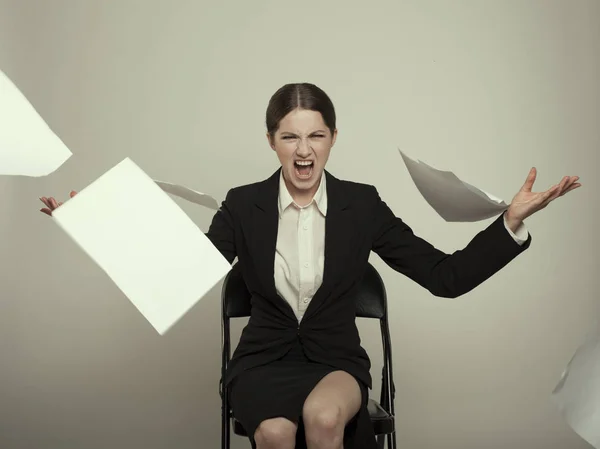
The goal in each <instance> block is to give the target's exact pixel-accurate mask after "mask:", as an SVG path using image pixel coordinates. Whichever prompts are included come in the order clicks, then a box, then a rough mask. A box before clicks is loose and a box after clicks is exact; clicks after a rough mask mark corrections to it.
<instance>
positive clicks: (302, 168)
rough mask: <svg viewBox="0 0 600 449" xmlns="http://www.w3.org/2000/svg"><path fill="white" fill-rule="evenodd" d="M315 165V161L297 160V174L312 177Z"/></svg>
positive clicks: (301, 177) (295, 166) (303, 177)
mask: <svg viewBox="0 0 600 449" xmlns="http://www.w3.org/2000/svg"><path fill="white" fill-rule="evenodd" d="M313 165H314V162H313V161H295V162H294V168H295V169H296V176H297V177H298V178H300V179H308V178H310V177H311V175H312V172H313Z"/></svg>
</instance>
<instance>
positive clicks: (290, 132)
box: [281, 129, 326, 135]
mask: <svg viewBox="0 0 600 449" xmlns="http://www.w3.org/2000/svg"><path fill="white" fill-rule="evenodd" d="M315 133H326V131H325V130H324V129H317V130H316V131H312V132H310V133H309V134H315ZM281 134H293V135H296V133H295V132H293V131H281Z"/></svg>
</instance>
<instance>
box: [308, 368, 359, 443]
mask: <svg viewBox="0 0 600 449" xmlns="http://www.w3.org/2000/svg"><path fill="white" fill-rule="evenodd" d="M361 400H362V397H361V392H360V387H359V386H358V382H357V381H356V379H354V377H352V376H351V375H350V374H348V373H346V372H345V371H334V372H332V373H329V374H328V375H327V376H325V377H324V378H323V379H321V381H320V382H319V383H318V384H317V385H316V386H315V388H314V389H313V391H312V392H311V393H310V394H309V395H308V397H307V398H306V401H305V403H304V408H303V410H302V417H303V420H304V426H305V428H306V443H307V445H308V449H343V444H344V428H345V427H346V424H348V422H349V421H350V420H351V419H352V418H353V417H354V416H355V415H356V413H357V412H358V410H359V408H360V404H361Z"/></svg>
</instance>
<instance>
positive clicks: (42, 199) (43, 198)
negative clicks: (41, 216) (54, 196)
mask: <svg viewBox="0 0 600 449" xmlns="http://www.w3.org/2000/svg"><path fill="white" fill-rule="evenodd" d="M40 201H41V202H42V203H44V205H45V206H46V207H50V203H49V202H48V198H46V197H45V196H43V197H41V198H40Z"/></svg>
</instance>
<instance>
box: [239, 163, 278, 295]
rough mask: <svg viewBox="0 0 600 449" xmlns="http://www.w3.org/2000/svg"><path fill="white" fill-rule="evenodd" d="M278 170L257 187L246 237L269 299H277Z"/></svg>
mask: <svg viewBox="0 0 600 449" xmlns="http://www.w3.org/2000/svg"><path fill="white" fill-rule="evenodd" d="M280 171H281V169H279V170H277V172H275V174H273V175H272V176H271V177H270V178H268V179H267V180H265V181H264V182H263V183H262V185H261V186H260V190H259V192H258V195H257V196H256V200H255V203H254V207H253V208H252V227H251V229H250V232H249V233H248V235H247V239H246V240H247V242H248V246H249V247H250V254H252V260H253V262H254V266H255V269H256V274H257V277H258V279H259V281H260V283H261V284H262V285H263V288H264V289H265V292H266V293H267V296H268V297H276V296H277V290H276V288H275V278H274V265H275V248H276V244H277V232H278V226H279V213H278V209H277V198H278V195H279V176H280V175H279V173H280Z"/></svg>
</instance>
